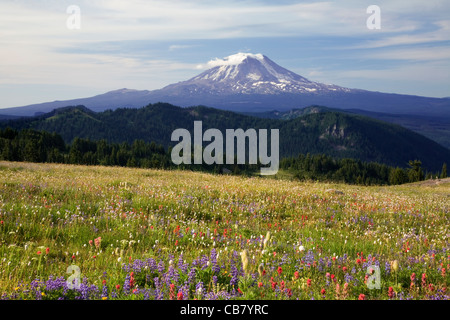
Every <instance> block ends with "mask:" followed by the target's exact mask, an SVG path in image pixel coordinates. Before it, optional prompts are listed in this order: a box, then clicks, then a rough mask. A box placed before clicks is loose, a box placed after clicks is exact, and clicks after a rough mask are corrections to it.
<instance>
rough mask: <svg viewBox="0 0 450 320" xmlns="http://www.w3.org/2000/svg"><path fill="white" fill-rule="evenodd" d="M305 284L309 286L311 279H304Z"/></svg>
mask: <svg viewBox="0 0 450 320" xmlns="http://www.w3.org/2000/svg"><path fill="white" fill-rule="evenodd" d="M306 285H307V286H308V287H311V279H308V280H306Z"/></svg>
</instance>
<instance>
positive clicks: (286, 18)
mask: <svg viewBox="0 0 450 320" xmlns="http://www.w3.org/2000/svg"><path fill="white" fill-rule="evenodd" d="M372 4H375V5H378V6H379V7H380V9H381V29H375V30H370V29H368V28H367V26H366V20H367V19H368V18H369V16H370V14H368V13H367V12H366V9H367V7H368V6H369V5H372ZM70 5H76V6H78V7H79V8H80V22H81V24H80V29H69V28H68V27H67V24H66V23H67V19H68V18H70V13H67V8H68V7H69V6H70ZM0 48H1V50H0V97H1V99H0V108H3V107H14V106H22V105H27V104H32V103H39V102H46V101H54V100H65V99H73V98H82V97H89V96H93V95H96V94H101V93H104V92H107V91H110V90H115V89H119V88H130V89H148V90H152V89H158V88H161V87H163V86H165V85H168V84H170V83H174V82H178V81H183V80H187V79H189V78H191V77H193V76H195V75H197V74H198V73H200V72H202V71H203V70H204V69H205V68H206V65H207V62H208V61H210V60H212V59H215V58H223V57H226V56H228V55H231V54H235V53H237V52H252V53H262V54H264V55H266V56H268V57H269V58H270V59H272V60H273V61H275V62H276V63H278V64H279V65H281V66H283V67H285V68H287V69H289V70H292V71H294V72H296V73H298V74H300V75H302V76H304V77H306V78H308V79H310V80H313V81H319V82H324V83H332V84H336V85H340V86H344V87H349V88H360V89H367V90H373V91H382V92H393V93H402V94H415V95H423V96H432V97H445V96H450V1H446V0H427V1H423V0H421V1H417V0H411V1H398V0H389V1H376V0H375V1H373V0H371V1H364V0H349V1H288V0H285V1H276V2H275V1H263V0H260V1H256V0H247V1H242V0H241V1H208V0H182V1H181V0H180V1H167V0H160V1H154V0H147V1H144V0H92V1H87V0H85V1H76V0H70V1H65V0H2V1H1V2H0Z"/></svg>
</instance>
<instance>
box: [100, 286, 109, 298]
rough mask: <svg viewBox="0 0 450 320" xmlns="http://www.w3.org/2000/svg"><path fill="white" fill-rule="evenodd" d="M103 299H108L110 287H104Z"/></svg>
mask: <svg viewBox="0 0 450 320" xmlns="http://www.w3.org/2000/svg"><path fill="white" fill-rule="evenodd" d="M101 297H102V298H108V287H107V286H106V285H103V287H102V295H101Z"/></svg>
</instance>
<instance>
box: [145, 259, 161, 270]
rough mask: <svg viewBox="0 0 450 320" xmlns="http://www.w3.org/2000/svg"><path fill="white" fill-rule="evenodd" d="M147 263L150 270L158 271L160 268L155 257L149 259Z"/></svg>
mask: <svg viewBox="0 0 450 320" xmlns="http://www.w3.org/2000/svg"><path fill="white" fill-rule="evenodd" d="M146 265H147V267H148V268H149V269H150V272H153V271H156V269H157V268H158V266H157V265H156V261H155V259H153V258H149V259H147V261H146Z"/></svg>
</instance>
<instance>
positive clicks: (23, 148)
mask: <svg viewBox="0 0 450 320" xmlns="http://www.w3.org/2000/svg"><path fill="white" fill-rule="evenodd" d="M0 160H6V161H27V162H48V163H66V164H81V165H104V166H122V167H136V168H158V169H177V168H178V169H187V170H194V171H206V172H211V173H218V174H221V173H230V174H240V175H253V174H255V173H257V172H259V169H260V165H259V164H256V165H248V164H239V165H237V164H235V165H219V164H214V165H206V164H201V165H186V164H182V165H179V166H177V165H174V164H173V163H172V161H171V148H170V147H169V148H168V149H167V150H166V149H165V148H164V147H163V146H162V145H160V144H156V143H155V142H146V141H144V140H134V141H133V142H132V143H128V142H123V143H110V142H108V141H107V140H105V139H102V140H97V141H92V140H89V139H82V138H75V139H74V140H73V141H72V143H71V144H66V143H65V142H64V140H63V138H62V137H61V136H60V135H59V134H57V133H49V132H46V131H37V130H33V129H22V130H15V129H11V128H5V129H3V130H0ZM235 163H236V161H235ZM408 166H409V168H399V167H391V166H387V165H385V164H380V163H376V162H363V161H360V160H355V159H333V158H332V157H330V156H327V155H324V154H315V155H311V154H306V155H303V154H300V155H298V156H297V157H288V158H283V159H281V161H280V169H281V170H285V171H288V172H290V173H292V175H293V176H294V177H295V178H296V179H300V180H319V181H334V182H345V183H350V184H360V185H397V184H403V183H408V182H416V181H421V180H424V179H430V178H435V177H440V178H445V177H447V165H446V164H445V163H444V164H443V166H442V170H441V172H434V173H433V172H424V171H423V169H422V167H421V162H420V161H419V160H412V161H409V163H408Z"/></svg>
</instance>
